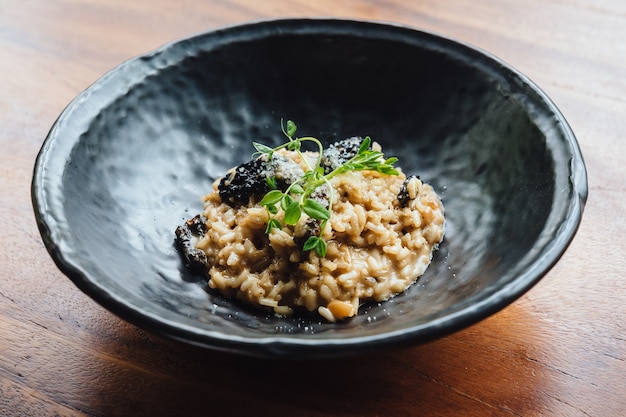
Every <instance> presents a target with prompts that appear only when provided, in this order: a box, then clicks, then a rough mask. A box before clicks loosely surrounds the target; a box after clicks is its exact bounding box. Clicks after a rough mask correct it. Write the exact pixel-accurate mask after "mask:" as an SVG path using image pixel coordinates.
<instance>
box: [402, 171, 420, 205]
mask: <svg viewBox="0 0 626 417" xmlns="http://www.w3.org/2000/svg"><path fill="white" fill-rule="evenodd" d="M412 179H418V180H419V179H420V177H419V176H417V175H409V176H408V177H406V179H405V180H404V182H403V183H402V186H400V191H399V192H398V201H399V202H400V206H402V207H406V205H407V204H409V200H410V199H411V197H409V192H408V190H407V187H408V185H409V182H411V180H412Z"/></svg>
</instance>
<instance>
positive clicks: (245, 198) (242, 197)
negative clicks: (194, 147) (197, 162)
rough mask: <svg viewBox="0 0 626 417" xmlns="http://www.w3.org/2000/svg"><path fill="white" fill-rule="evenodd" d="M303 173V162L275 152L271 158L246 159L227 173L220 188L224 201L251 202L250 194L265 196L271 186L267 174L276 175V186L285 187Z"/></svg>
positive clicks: (258, 197) (257, 196)
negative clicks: (299, 163) (301, 163)
mask: <svg viewBox="0 0 626 417" xmlns="http://www.w3.org/2000/svg"><path fill="white" fill-rule="evenodd" d="M302 175H304V171H303V170H302V168H300V165H298V164H297V163H295V162H294V161H292V160H290V159H288V158H285V157H284V156H282V155H279V154H274V155H273V156H272V159H271V160H270V159H269V156H268V155H261V156H259V157H258V158H256V159H254V160H252V161H249V162H245V163H243V164H241V165H239V166H238V167H236V168H235V169H233V170H231V171H230V172H229V173H228V174H227V175H226V176H224V177H223V178H222V179H221V180H220V183H219V184H218V186H217V188H218V191H219V194H220V198H221V199H222V201H223V202H224V203H226V204H228V205H229V206H233V207H234V206H236V205H238V204H248V202H249V200H250V197H253V196H254V197H256V198H257V199H259V200H260V199H262V198H263V196H264V195H265V193H267V192H268V191H269V190H270V187H269V185H268V183H267V179H268V178H274V180H275V181H276V186H277V187H278V188H279V189H281V190H283V191H285V190H286V189H287V187H289V185H290V184H291V183H293V182H294V181H297V180H298V179H300V178H301V177H302Z"/></svg>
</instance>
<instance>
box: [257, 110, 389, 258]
mask: <svg viewBox="0 0 626 417" xmlns="http://www.w3.org/2000/svg"><path fill="white" fill-rule="evenodd" d="M281 129H282V131H283V134H284V135H285V136H286V137H287V139H289V141H288V142H286V143H283V144H282V145H279V146H277V147H275V148H271V147H269V146H266V145H263V144H261V143H258V142H253V145H254V147H255V148H256V150H257V152H256V153H255V154H264V155H267V156H268V159H270V160H271V158H272V156H273V154H274V152H276V151H278V150H280V149H283V148H286V149H287V150H290V151H295V152H296V153H297V154H298V155H299V156H300V158H301V159H302V161H303V162H304V164H305V166H306V170H305V171H304V174H303V175H302V177H300V178H299V179H297V180H296V181H294V182H292V183H291V184H290V185H289V186H288V187H287V189H286V190H285V191H282V190H280V189H278V188H277V184H276V179H275V178H273V177H272V178H268V179H267V185H268V187H269V188H270V191H268V192H267V193H266V194H265V195H264V196H263V198H262V199H261V201H260V202H259V204H260V205H261V206H263V207H265V208H266V209H267V211H268V214H269V221H268V222H267V228H266V230H265V231H266V233H270V232H271V231H272V229H274V228H276V229H282V227H283V223H284V225H295V224H296V223H298V221H299V220H300V218H301V217H302V213H305V214H306V215H307V216H309V217H311V218H313V219H315V220H318V221H319V222H320V223H319V225H320V227H319V233H318V235H317V236H310V237H309V238H308V239H307V240H306V242H304V245H303V248H302V249H303V250H304V251H310V250H314V251H315V252H316V253H317V255H319V256H320V257H321V258H324V257H325V256H326V250H327V245H326V241H324V239H323V237H322V236H323V235H324V230H325V228H326V225H327V223H328V220H329V219H330V213H331V212H332V204H333V194H334V193H333V187H332V185H331V184H330V180H331V179H332V178H334V177H336V176H337V175H341V174H345V173H347V172H350V171H365V170H369V171H376V172H380V173H382V174H387V175H398V170H396V169H395V168H394V167H393V164H394V163H396V162H397V160H398V158H395V157H393V158H387V159H383V153H382V152H380V151H375V150H373V149H371V143H372V141H371V139H370V137H369V136H367V137H365V139H363V141H362V142H361V144H360V146H359V149H358V151H357V153H356V154H355V155H354V156H353V157H352V158H350V159H348V160H347V161H346V162H344V163H343V164H341V165H340V166H338V167H337V168H335V169H334V170H332V171H331V172H329V173H327V174H324V169H323V168H322V166H321V164H322V156H323V151H324V148H323V146H322V143H321V142H320V141H319V140H318V139H316V138H314V137H311V136H305V137H301V138H298V137H296V136H295V134H296V130H297V126H296V124H295V123H294V122H293V121H291V120H288V121H287V124H286V126H285V125H283V123H282V122H281ZM305 142H311V143H313V145H314V146H315V147H316V148H317V152H318V155H317V159H316V161H315V164H314V165H312V164H311V161H310V160H309V159H308V158H307V157H305V156H304V155H303V154H302V150H301V149H302V144H303V143H305ZM323 185H326V187H327V189H328V191H329V193H330V195H329V197H328V207H325V206H324V205H323V204H322V203H320V202H319V201H317V200H315V199H314V198H311V195H312V194H313V192H314V191H315V190H316V189H317V188H318V187H320V186H323ZM279 208H280V209H282V210H283V212H284V216H283V223H281V222H280V220H279V219H277V218H276V214H278V210H279Z"/></svg>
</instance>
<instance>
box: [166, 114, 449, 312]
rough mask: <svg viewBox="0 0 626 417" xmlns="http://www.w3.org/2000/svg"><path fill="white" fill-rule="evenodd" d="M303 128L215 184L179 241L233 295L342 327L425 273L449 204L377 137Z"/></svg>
mask: <svg viewBox="0 0 626 417" xmlns="http://www.w3.org/2000/svg"><path fill="white" fill-rule="evenodd" d="M295 132H296V126H295V124H294V123H293V122H291V121H289V122H288V123H287V125H286V128H283V133H284V134H285V135H286V136H287V138H288V141H287V142H286V143H285V144H283V145H280V146H278V147H275V148H270V147H268V146H265V145H262V144H259V143H255V147H256V149H257V151H258V152H257V155H256V156H255V157H254V158H253V159H252V160H251V161H249V162H246V163H243V164H241V165H239V166H237V167H234V168H232V169H231V170H230V171H229V172H228V173H227V174H226V175H225V176H223V177H221V178H219V179H218V180H216V181H215V182H214V183H213V189H212V191H211V192H210V193H208V194H207V195H206V196H205V197H204V211H203V213H202V214H199V215H197V216H195V217H193V218H192V219H190V220H188V221H187V222H186V223H185V224H183V225H182V226H179V227H178V228H177V229H176V239H177V242H178V244H179V247H180V248H181V249H182V251H183V253H184V255H185V258H186V260H187V262H188V263H189V264H190V265H194V266H196V267H199V268H201V269H202V270H204V271H206V273H207V276H208V283H209V286H210V287H211V288H212V289H214V290H217V291H219V292H220V293H221V294H223V295H224V296H226V297H229V298H236V299H239V300H242V301H244V302H246V303H249V304H252V305H255V306H259V307H264V308H268V309H271V310H273V312H274V313H275V314H277V315H281V316H288V315H291V314H293V313H294V312H299V311H303V312H312V313H316V314H319V315H320V316H321V317H323V318H324V319H326V320H328V321H331V322H335V321H338V320H342V319H346V318H349V317H352V316H354V315H356V314H357V311H358V309H359V306H360V305H361V304H362V303H363V302H366V301H385V300H388V299H389V298H391V297H393V296H394V295H397V294H399V293H401V292H403V291H404V290H405V289H407V288H408V287H409V286H410V285H411V284H413V283H414V282H415V281H416V279H417V278H418V277H419V276H421V275H422V274H423V273H424V271H425V270H426V268H427V267H428V265H429V263H430V261H431V259H432V253H433V251H434V250H436V249H437V247H438V245H439V243H440V242H441V240H442V238H443V234H444V209H443V204H442V202H441V200H440V198H439V197H438V196H437V194H436V193H435V191H434V190H433V188H432V187H431V186H430V185H428V184H425V183H423V182H422V181H421V180H420V178H419V177H417V176H415V175H411V176H408V177H407V176H406V175H405V174H404V173H403V172H402V170H401V169H400V168H396V167H394V164H395V163H396V162H397V158H385V156H384V154H383V152H382V150H381V147H380V145H379V144H377V143H376V142H372V141H371V139H370V138H369V137H365V138H362V137H352V138H348V139H345V140H342V141H339V142H336V143H334V144H332V145H330V146H329V147H328V148H326V149H323V147H322V145H321V143H320V141H318V140H317V139H316V138H312V137H302V138H297V137H295ZM305 144H313V145H314V146H315V147H316V148H317V149H316V150H314V151H307V150H304V145H305Z"/></svg>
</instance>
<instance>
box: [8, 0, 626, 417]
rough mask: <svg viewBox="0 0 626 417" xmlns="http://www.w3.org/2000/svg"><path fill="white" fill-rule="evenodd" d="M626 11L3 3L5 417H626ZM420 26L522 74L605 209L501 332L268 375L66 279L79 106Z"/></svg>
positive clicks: (256, 363) (609, 1)
mask: <svg viewBox="0 0 626 417" xmlns="http://www.w3.org/2000/svg"><path fill="white" fill-rule="evenodd" d="M625 4H626V3H624V2H622V1H621V0H601V1H595V0H551V1H547V2H544V1H542V0H528V1H526V2H519V1H513V0H502V1H495V0H493V1H475V0H450V1H446V2H439V1H433V0H421V1H418V2H409V1H401V0H370V1H366V0H347V1H342V2H337V1H333V0H318V1H316V2H311V1H305V0H294V1H287V0H266V1H263V2H252V1H245V0H227V1H216V0H215V1H214V0H208V1H203V2H199V1H194V0H182V1H178V2H169V1H165V0H151V1H148V0H140V1H135V2H129V1H122V0H109V1H107V2H99V1H96V0H93V1H88V0H56V1H48V0H30V1H21V0H3V1H0V121H1V122H0V236H1V237H2V243H3V244H2V245H0V278H1V281H0V415H3V416H23V415H24V416H26V415H28V416H48V415H60V416H66V415H67V416H115V415H120V416H143V415H252V414H255V415H259V416H270V415H298V416H329V415H333V416H348V415H350V416H356V415H359V416H431V415H432V416H450V415H461V416H623V415H626V395H625V393H626V336H625V335H626V325H625V324H624V322H625V318H626V307H625V300H626V284H625V283H624V271H626V261H625V260H624V259H625V257H624V248H625V247H626V182H625V181H624V179H625V178H626V168H625V165H624V163H623V159H624V157H625V156H626V141H624V138H623V132H625V131H626V117H624V115H626V99H625V98H624V97H626V42H624V39H626V5H625ZM293 16H315V17H317V16H335V17H350V18H360V19H374V20H380V21H389V22H395V23H400V24H406V25H411V26H414V27H417V28H421V29H424V30H428V31H433V32H436V33H439V34H442V35H445V36H449V37H453V38H456V39H459V40H462V41H465V42H468V43H470V44H473V45H475V46H477V47H479V48H482V49H485V50H487V51H489V52H491V53H493V54H494V55H496V56H498V57H500V58H502V59H503V60H505V61H507V62H508V63H510V64H511V65H513V66H515V67H516V68H518V69H520V70H521V71H522V72H524V73H525V74H526V75H528V76H529V77H530V78H531V79H532V80H534V81H535V82H536V83H537V84H539V85H540V86H541V88H543V89H544V90H545V91H546V92H547V94H548V95H549V96H550V97H552V98H553V100H554V101H555V102H556V104H557V105H558V106H559V107H560V108H561V109H562V111H563V113H564V114H565V116H566V118H567V119H568V121H569V123H570V124H571V125H572V127H573V129H574V131H575V132H576V134H577V136H578V139H579V141H580V145H581V148H582V151H583V154H584V156H585V160H586V163H587V168H588V173H589V185H590V193H589V200H588V203H587V206H586V209H585V214H584V218H583V222H582V224H581V226H580V229H579V232H578V234H577V236H576V238H575V239H574V241H573V242H572V244H571V246H570V247H569V249H568V251H567V252H566V254H565V256H564V257H563V258H562V259H561V260H560V262H559V263H558V264H557V265H556V266H555V267H554V269H553V270H551V272H550V273H549V274H548V275H547V276H546V277H545V278H544V279H543V280H542V281H541V282H540V283H539V284H538V285H537V286H536V287H535V288H533V289H532V290H531V291H530V292H529V293H527V294H526V295H525V296H523V297H522V298H521V299H519V300H518V301H517V302H515V303H513V304H512V305H511V306H509V307H508V308H506V309H505V310H503V311H501V312H500V313H498V314H496V315H494V316H492V317H490V318H488V319H486V320H484V321H483V322H481V323H479V324H477V325H475V326H473V327H471V328H469V329H466V330H464V331H462V332H459V333H457V334H454V335H451V336H449V337H446V338H444V339H440V340H438V341H435V342H432V343H429V344H426V345H422V346H417V347H413V348H410V349H403V350H396V351H389V352H382V353H377V354H371V355H366V356H358V357H354V358H345V359H335V360H325V361H319V360H317V361H298V362H289V363H285V362H281V361H260V360H256V359H250V358H240V357H236V356H231V355H227V354H218V353H212V352H207V351H204V350H201V349H198V348H194V347H190V346H186V345H182V344H179V343H176V342H173V341H169V340H164V339H162V338H160V337H157V336H154V335H151V334H148V333H145V332H144V331H142V330H140V329H138V328H136V327H134V326H132V325H130V324H128V323H126V322H123V321H121V320H119V319H118V318H117V317H115V316H113V315H111V314H110V313H108V312H107V311H105V310H104V309H102V308H101V307H99V306H98V305H97V304H95V303H94V302H93V301H91V299H89V298H88V297H86V296H85V295H84V294H82V293H81V292H80V291H79V290H78V289H77V288H75V287H74V286H73V284H71V282H70V281H69V280H68V279H67V278H66V277H64V276H63V275H62V274H61V273H60V272H59V271H58V270H57V269H56V267H55V266H54V263H53V262H52V260H51V259H50V258H49V256H48V255H47V253H46V251H45V248H44V247H43V244H42V242H41V239H40V236H39V233H38V231H37V228H36V224H35V221H34V218H33V211H32V206H31V202H30V189H29V188H30V180H31V176H32V169H33V164H34V159H35V157H36V155H37V152H38V150H39V148H40V146H41V143H42V141H43V139H44V138H45V136H46V133H47V131H48V129H49V128H50V126H51V125H52V123H53V122H54V120H55V118H56V117H57V116H58V114H59V113H60V112H61V110H62V109H63V108H64V106H65V105H67V103H69V101H70V100H71V99H72V98H73V97H75V96H76V94H78V93H79V92H80V91H81V90H83V89H84V88H86V87H87V86H88V85H89V84H90V83H91V82H93V81H95V80H96V79H97V78H98V77H99V76H101V75H102V74H103V73H104V72H106V71H108V70H109V69H111V68H112V67H114V66H115V65H117V64H119V63H120V62H122V61H124V60H126V59H129V58H131V57H133V56H136V55H138V54H141V53H145V52H147V51H149V50H152V49H154V48H156V47H158V46H160V45H162V44H164V43H166V42H169V41H172V40H175V39H179V38H182V37H184V36H188V35H191V34H194V33H197V32H200V31H205V30H210V29H213V28H216V27H219V26H223V25H230V24H234V23H240V22H245V21H249V20H255V19H263V18H273V17H293Z"/></svg>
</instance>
